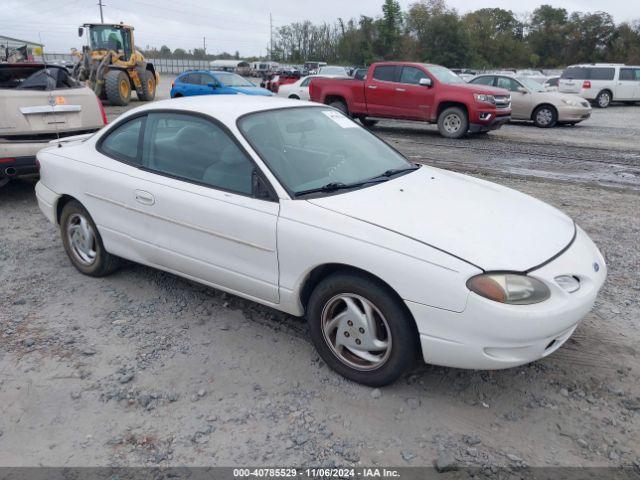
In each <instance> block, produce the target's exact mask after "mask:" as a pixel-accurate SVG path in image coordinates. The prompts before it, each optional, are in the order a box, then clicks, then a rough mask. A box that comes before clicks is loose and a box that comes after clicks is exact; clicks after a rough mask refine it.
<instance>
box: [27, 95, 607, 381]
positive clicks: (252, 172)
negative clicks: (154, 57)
mask: <svg viewBox="0 0 640 480" xmlns="http://www.w3.org/2000/svg"><path fill="white" fill-rule="evenodd" d="M38 160H39V162H40V165H41V170H40V175H41V177H40V182H39V183H38V184H37V187H36V193H37V198H38V203H39V206H40V208H41V210H42V212H43V213H44V214H45V216H46V217H47V218H48V219H49V220H50V221H51V222H53V223H55V224H57V225H59V226H60V232H61V236H62V243H63V245H64V248H65V250H66V252H67V254H68V256H69V258H70V259H71V262H72V263H73V265H74V266H75V267H76V268H77V269H78V270H79V271H80V272H82V273H84V274H86V275H91V276H103V275H106V274H108V273H110V272H112V271H113V270H114V269H115V268H116V267H117V265H118V263H119V258H120V257H121V258H125V259H128V260H131V261H134V262H139V263H142V264H145V265H150V266H152V267H155V268H159V269H162V270H165V271H167V272H172V273H174V274H176V275H180V276H183V277H186V278H189V279H192V280H195V281H198V282H201V283H203V284H206V285H209V286H211V287H215V288H218V289H221V290H224V291H227V292H230V293H233V294H235V295H238V296H241V297H244V298H247V299H250V300H254V301H256V302H259V303H262V304H264V305H268V306H270V307H273V308H276V309H279V310H282V311H284V312H287V313H289V314H292V315H297V316H303V315H306V317H307V319H308V322H309V325H310V331H311V338H312V340H313V343H314V344H315V346H316V348H317V349H318V352H319V353H320V355H321V356H322V358H323V359H324V360H325V362H326V363H327V364H328V365H329V366H330V367H331V368H333V369H335V370H336V371H338V372H339V373H341V374H342V375H344V376H345V377H348V378H350V379H352V380H355V381H357V382H361V383H364V384H367V385H378V386H380V385H385V384H388V383H390V382H393V381H394V380H396V379H397V378H398V377H399V376H400V375H401V374H402V373H403V372H405V371H406V370H407V368H408V367H409V366H410V365H411V364H412V361H413V360H414V357H416V356H420V357H421V358H422V359H424V361H425V362H428V363H431V364H436V365H445V366H451V367H459V368H470V369H499V368H507V367H512V366H516V365H521V364H524V363H527V362H531V361H534V360H537V359H539V358H542V357H545V356H547V355H549V354H550V353H552V352H553V351H555V350H556V349H558V348H559V347H560V346H561V345H562V344H563V343H564V342H565V341H566V340H567V339H568V338H569V337H570V336H571V334H572V333H573V331H574V330H575V329H576V327H577V326H578V324H579V323H580V321H581V319H582V318H583V317H584V316H585V315H586V314H587V313H588V312H589V311H590V309H591V308H592V305H593V303H594V300H595V298H596V295H597V293H598V291H599V289H600V287H601V286H602V284H603V282H604V280H605V276H606V267H605V262H604V259H603V257H602V255H601V254H600V252H599V251H598V249H597V247H596V246H595V245H594V243H593V242H592V241H591V240H590V239H589V237H588V236H587V234H586V233H585V232H584V231H583V230H581V229H580V228H579V227H578V226H576V224H575V223H574V222H573V221H572V220H571V219H570V218H569V217H567V216H566V215H565V214H563V213H561V212H560V211H558V210H556V209H555V208H553V207H551V206H549V205H546V204H545V203H542V202H540V201H538V200H536V199H534V198H531V197H529V196H527V195H524V194H522V193H519V192H516V191H514V190H511V189H508V188H505V187H501V186H499V185H496V184H492V183H489V182H486V181H483V180H480V179H477V178H474V177H468V176H465V175H461V174H458V173H453V172H448V171H446V170H440V169H437V168H432V167H428V166H422V167H421V168H419V167H418V166H416V165H414V164H412V163H410V162H409V161H408V160H407V159H405V158H404V157H403V156H402V155H401V154H400V153H398V152H397V151H396V150H394V149H393V148H392V147H390V146H388V145H387V144H386V143H384V142H383V141H382V140H380V139H379V138H378V137H376V136H375V135H373V134H372V133H370V132H369V131H368V130H366V129H364V128H362V127H360V126H359V124H357V123H355V122H354V121H352V120H351V119H350V118H347V117H346V116H344V115H343V114H342V113H340V112H339V111H337V110H335V109H332V108H330V107H327V106H325V105H318V104H314V103H309V102H301V101H293V100H288V99H273V98H261V97H260V98H259V97H241V96H233V97H230V96H222V95H220V96H209V97H189V98H180V99H176V100H170V101H160V102H155V103H152V104H147V105H144V106H142V107H139V108H136V109H134V110H131V111H129V112H127V113H125V114H124V115H122V116H121V117H120V118H119V119H118V120H117V121H115V122H114V123H112V124H111V125H110V126H109V127H107V128H105V129H103V130H101V131H100V132H98V133H97V134H95V135H94V136H91V137H87V138H84V139H81V140H77V141H75V142H69V143H67V144H65V145H63V146H62V147H60V148H49V149H45V150H43V151H41V152H40V153H39V154H38ZM238 348H242V346H241V345H238Z"/></svg>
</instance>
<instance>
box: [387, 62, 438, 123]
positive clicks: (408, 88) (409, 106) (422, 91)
mask: <svg viewBox="0 0 640 480" xmlns="http://www.w3.org/2000/svg"><path fill="white" fill-rule="evenodd" d="M401 68H402V71H401V73H400V81H399V84H398V85H397V86H396V88H395V93H394V95H395V102H394V103H395V106H396V108H397V110H398V113H399V115H400V116H401V117H403V118H408V119H411V120H428V119H430V118H431V117H432V109H433V105H434V103H435V102H434V96H435V82H434V83H432V86H431V87H427V86H425V85H420V80H422V79H423V78H429V79H430V80H431V81H432V82H433V79H431V78H430V77H429V75H427V74H426V72H424V71H423V70H421V69H419V68H417V67H411V66H405V67H401Z"/></svg>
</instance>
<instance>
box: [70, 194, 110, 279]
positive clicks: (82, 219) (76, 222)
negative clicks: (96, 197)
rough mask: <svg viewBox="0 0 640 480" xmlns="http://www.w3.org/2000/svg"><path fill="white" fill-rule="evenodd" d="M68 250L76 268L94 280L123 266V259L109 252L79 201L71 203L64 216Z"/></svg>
mask: <svg viewBox="0 0 640 480" xmlns="http://www.w3.org/2000/svg"><path fill="white" fill-rule="evenodd" d="M60 233H61V235H62V243H63V245H64V249H65V250H66V252H67V255H68V256H69V259H70V260H71V263H72V264H73V266H74V267H76V269H77V270H78V271H79V272H80V273H83V274H85V275H89V276H91V277H104V276H105V275H109V274H110V273H112V272H113V271H115V270H116V269H117V268H118V266H119V258H118V257H115V256H114V255H111V254H110V253H109V252H107V251H106V250H105V248H104V245H103V244H102V238H101V237H100V233H99V232H98V229H97V228H96V224H95V223H94V222H93V219H92V218H91V216H90V215H89V212H87V210H86V209H85V208H84V207H83V206H82V205H81V204H80V203H79V202H77V201H75V200H74V201H71V202H69V203H67V204H66V205H65V206H64V208H63V209H62V215H61V216H60Z"/></svg>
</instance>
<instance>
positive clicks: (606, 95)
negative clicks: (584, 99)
mask: <svg viewBox="0 0 640 480" xmlns="http://www.w3.org/2000/svg"><path fill="white" fill-rule="evenodd" d="M609 105H611V92H610V91H609V90H603V91H601V92H600V93H599V94H598V96H597V97H596V106H597V107H598V108H607V107H608V106H609Z"/></svg>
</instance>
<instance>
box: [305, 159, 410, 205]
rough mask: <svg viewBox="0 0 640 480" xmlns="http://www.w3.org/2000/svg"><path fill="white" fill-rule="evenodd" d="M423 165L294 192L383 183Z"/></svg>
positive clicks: (333, 189)
mask: <svg viewBox="0 0 640 480" xmlns="http://www.w3.org/2000/svg"><path fill="white" fill-rule="evenodd" d="M420 166H421V165H413V166H411V167H406V168H393V169H390V170H387V171H385V172H384V173H382V174H381V175H378V176H375V177H372V178H369V179H367V180H363V181H361V182H354V183H342V182H331V183H327V184H326V185H323V186H321V187H317V188H310V189H308V190H300V191H299V192H294V194H293V196H294V197H300V196H302V195H309V194H312V193H320V192H335V191H336V190H347V189H349V188H358V187H363V186H365V185H368V184H370V183H382V182H386V181H387V180H389V179H390V178H391V177H393V176H394V175H398V174H400V173H405V172H412V171H414V170H417V169H418V168H420Z"/></svg>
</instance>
